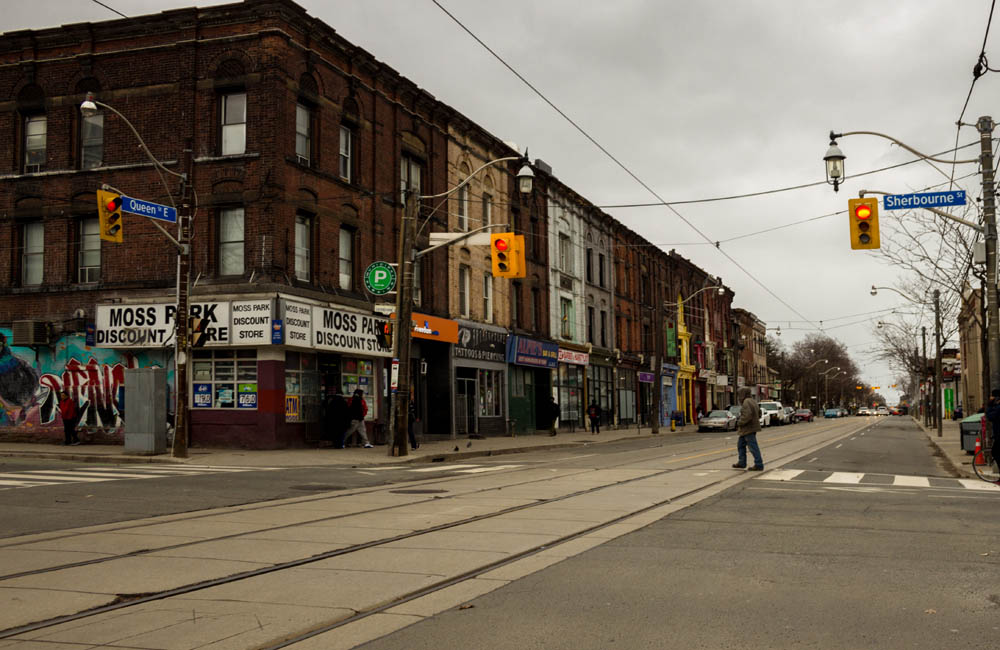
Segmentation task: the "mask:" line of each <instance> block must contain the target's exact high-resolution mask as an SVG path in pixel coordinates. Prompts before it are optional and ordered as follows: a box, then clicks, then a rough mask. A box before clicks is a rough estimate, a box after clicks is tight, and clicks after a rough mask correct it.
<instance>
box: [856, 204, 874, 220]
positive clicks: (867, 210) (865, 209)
mask: <svg viewBox="0 0 1000 650" xmlns="http://www.w3.org/2000/svg"><path fill="white" fill-rule="evenodd" d="M854 216H855V217H857V218H858V219H867V218H869V217H870V216H872V209H871V206H869V205H866V204H864V203H860V204H858V206H857V207H855V208H854Z"/></svg>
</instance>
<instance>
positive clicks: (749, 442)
mask: <svg viewBox="0 0 1000 650" xmlns="http://www.w3.org/2000/svg"><path fill="white" fill-rule="evenodd" d="M736 397H737V398H738V399H739V400H740V418H739V420H737V421H736V424H737V426H738V427H739V431H740V438H739V442H738V443H737V444H736V454H737V458H736V464H735V465H733V467H734V468H736V469H746V466H747V448H748V447H749V448H750V454H751V455H752V456H753V467H751V468H750V470H751V471H756V472H759V471H761V470H763V469H764V459H763V457H762V456H761V455H760V446H758V445H757V432H758V431H760V407H759V406H758V405H757V400H755V399H754V398H753V396H752V395H751V394H750V389H749V388H747V387H746V386H744V387H743V388H741V389H739V391H738V392H737V393H736Z"/></svg>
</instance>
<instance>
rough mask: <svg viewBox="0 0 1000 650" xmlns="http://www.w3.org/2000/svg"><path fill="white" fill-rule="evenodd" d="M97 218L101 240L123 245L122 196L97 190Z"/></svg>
mask: <svg viewBox="0 0 1000 650" xmlns="http://www.w3.org/2000/svg"><path fill="white" fill-rule="evenodd" d="M97 217H98V225H99V227H100V231H101V232H100V235H101V239H103V240H104V241H110V242H115V243H116V244H120V243H122V196H121V194H116V193H114V192H108V191H105V190H97Z"/></svg>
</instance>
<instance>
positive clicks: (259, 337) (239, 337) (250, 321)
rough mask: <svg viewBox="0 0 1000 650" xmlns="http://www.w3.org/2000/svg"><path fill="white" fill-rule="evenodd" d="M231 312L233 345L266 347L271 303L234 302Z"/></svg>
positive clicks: (269, 335) (259, 301)
mask: <svg viewBox="0 0 1000 650" xmlns="http://www.w3.org/2000/svg"><path fill="white" fill-rule="evenodd" d="M230 311H231V312H232V342H233V345H266V344H267V343H268V341H270V340H271V334H270V332H271V301H270V300H250V301H234V302H233V303H232V306H231V307H230Z"/></svg>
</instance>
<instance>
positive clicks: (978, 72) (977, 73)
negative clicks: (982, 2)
mask: <svg viewBox="0 0 1000 650" xmlns="http://www.w3.org/2000/svg"><path fill="white" fill-rule="evenodd" d="M996 5H997V1H996V0H993V1H992V2H991V3H990V15H989V17H988V18H987V19H986V33H984V34H983V45H982V47H980V48H979V57H978V58H977V59H976V65H975V66H973V67H972V83H971V84H969V92H968V94H966V96H965V103H964V104H962V112H961V113H959V115H958V121H957V122H955V144H956V145H958V138H959V134H960V133H961V131H962V118H964V117H965V111H966V109H967V108H969V100H970V99H972V91H973V90H974V89H975V87H976V82H977V81H979V78H980V77H982V76H983V75H985V74H986V73H987V71H989V72H997V70H994V69H993V68H991V67H990V64H989V61H988V60H987V58H986V42H987V40H988V39H989V37H990V25H992V24H993V10H994V9H995V8H996ZM956 157H957V152H956ZM951 175H952V176H953V177H954V175H955V162H954V160H953V161H952V163H951Z"/></svg>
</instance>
